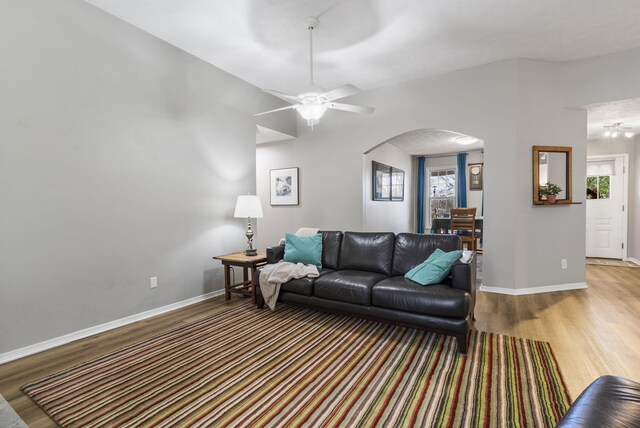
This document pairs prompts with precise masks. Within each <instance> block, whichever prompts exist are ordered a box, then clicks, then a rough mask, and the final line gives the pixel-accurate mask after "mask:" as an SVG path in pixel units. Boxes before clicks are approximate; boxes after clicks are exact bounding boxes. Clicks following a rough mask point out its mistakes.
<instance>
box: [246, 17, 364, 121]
mask: <svg viewBox="0 0 640 428" xmlns="http://www.w3.org/2000/svg"><path fill="white" fill-rule="evenodd" d="M318 23H319V21H318V18H316V17H313V16H309V17H307V18H305V20H304V26H305V28H306V29H307V30H308V31H309V86H307V87H306V88H305V89H304V90H303V91H302V92H301V93H299V94H298V95H289V94H285V93H283V92H278V91H273V90H268V89H263V92H266V93H268V94H271V95H273V96H275V97H277V98H280V99H281V100H283V101H286V102H288V103H289V104H291V105H289V106H286V107H280V108H276V109H273V110H269V111H263V112H262V113H256V114H254V116H262V115H263V114H269V113H275V112H278V111H282V110H289V109H295V110H296V111H297V112H298V114H300V116H301V117H302V118H303V119H305V120H306V121H307V125H308V126H310V127H311V128H312V129H313V125H317V124H318V123H319V122H320V118H322V116H323V115H324V113H325V112H326V111H327V109H333V110H342V111H348V112H351V113H359V114H371V113H373V111H374V110H375V109H374V108H373V107H365V106H357V105H352V104H344V103H336V102H334V101H335V100H338V99H341V98H345V97H349V96H351V95H355V94H357V93H359V92H360V89H358V88H356V87H355V86H353V85H350V84H346V85H342V86H340V87H338V88H335V89H332V90H330V91H326V90H325V89H324V88H323V87H322V86H318V85H316V84H315V83H314V82H313V30H314V29H315V28H316V27H317V26H318Z"/></svg>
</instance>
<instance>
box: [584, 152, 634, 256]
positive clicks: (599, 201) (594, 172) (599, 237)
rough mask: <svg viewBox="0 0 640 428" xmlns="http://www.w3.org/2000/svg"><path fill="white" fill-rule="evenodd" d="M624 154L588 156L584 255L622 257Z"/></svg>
mask: <svg viewBox="0 0 640 428" xmlns="http://www.w3.org/2000/svg"><path fill="white" fill-rule="evenodd" d="M624 173H625V171H624V157H622V156H619V157H611V158H608V159H606V158H601V157H599V158H598V159H591V158H589V159H588V160H587V202H586V203H587V257H603V258H612V259H621V258H623V247H622V245H623V216H624V210H625V207H624V206H623V204H624V199H625V198H624V192H625V189H624V185H625V180H624Z"/></svg>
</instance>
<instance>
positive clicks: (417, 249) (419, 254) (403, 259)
mask: <svg viewBox="0 0 640 428" xmlns="http://www.w3.org/2000/svg"><path fill="white" fill-rule="evenodd" d="M436 248H440V249H441V250H442V251H445V252H447V251H453V250H460V249H462V242H461V241H460V238H459V237H457V236H455V235H419V234H416V233H399V234H398V235H397V236H396V239H395V245H394V250H393V269H392V271H391V275H393V276H396V275H404V274H406V273H407V272H409V271H410V270H411V269H412V268H414V267H415V266H417V265H419V264H420V263H422V262H423V261H425V260H426V259H427V258H428V257H429V256H430V255H431V253H433V251H434V250H435V249H436Z"/></svg>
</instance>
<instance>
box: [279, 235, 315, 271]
mask: <svg viewBox="0 0 640 428" xmlns="http://www.w3.org/2000/svg"><path fill="white" fill-rule="evenodd" d="M284 261H285V262H291V263H303V264H305V265H315V266H318V267H322V235H321V234H319V233H318V234H316V235H313V236H308V237H303V236H297V235H293V234H291V233H287V234H285V236H284Z"/></svg>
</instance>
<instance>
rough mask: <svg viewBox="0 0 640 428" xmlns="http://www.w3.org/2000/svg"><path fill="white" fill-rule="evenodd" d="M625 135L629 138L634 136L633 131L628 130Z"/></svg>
mask: <svg viewBox="0 0 640 428" xmlns="http://www.w3.org/2000/svg"><path fill="white" fill-rule="evenodd" d="M624 136H625V137H627V138H632V137H633V132H631V131H627V132H625V133H624Z"/></svg>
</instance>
